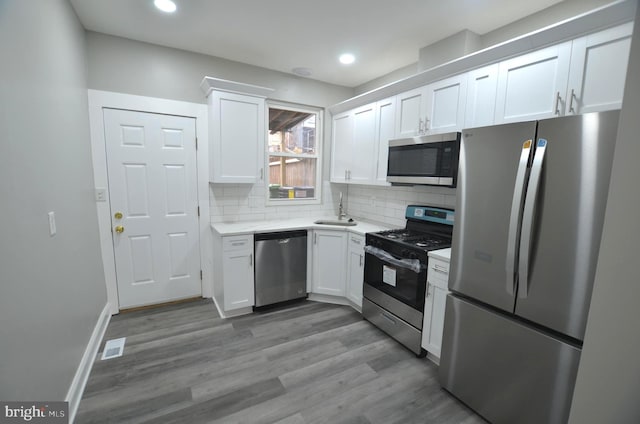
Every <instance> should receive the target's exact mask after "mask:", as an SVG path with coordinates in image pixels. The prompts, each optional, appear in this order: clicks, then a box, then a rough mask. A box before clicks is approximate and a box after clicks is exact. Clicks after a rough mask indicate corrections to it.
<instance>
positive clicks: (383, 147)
mask: <svg viewBox="0 0 640 424" xmlns="http://www.w3.org/2000/svg"><path fill="white" fill-rule="evenodd" d="M375 137H376V139H375V143H376V146H377V148H378V160H377V162H376V169H375V175H374V181H373V184H376V185H389V183H388V182H387V162H388V158H389V140H391V139H393V138H396V98H395V97H390V98H388V99H384V100H380V101H379V102H377V103H376V133H375Z"/></svg>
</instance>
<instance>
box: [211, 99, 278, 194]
mask: <svg viewBox="0 0 640 424" xmlns="http://www.w3.org/2000/svg"><path fill="white" fill-rule="evenodd" d="M264 115H265V113H264V99H263V98H260V97H254V96H247V95H242V94H234V93H227V92H222V91H215V90H214V91H212V92H211V94H210V95H209V124H210V129H209V130H210V131H211V135H210V139H211V146H210V159H211V181H212V182H214V183H255V182H257V181H258V180H260V178H261V171H260V168H261V166H260V165H261V164H262V161H263V151H264V148H263V147H264V138H265V134H266V127H265V116H264Z"/></svg>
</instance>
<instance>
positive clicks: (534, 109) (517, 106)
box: [494, 41, 571, 124]
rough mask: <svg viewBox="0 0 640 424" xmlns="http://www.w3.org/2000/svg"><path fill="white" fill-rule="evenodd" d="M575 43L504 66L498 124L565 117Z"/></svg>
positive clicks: (496, 119)
mask: <svg viewBox="0 0 640 424" xmlns="http://www.w3.org/2000/svg"><path fill="white" fill-rule="evenodd" d="M570 61H571V42H570V41H569V42H566V43H562V44H559V45H556V46H551V47H547V48H545V49H542V50H538V51H535V52H532V53H529V54H525V55H523V56H519V57H516V58H513V59H509V60H505V61H503V62H501V63H500V69H499V73H498V95H497V101H496V113H495V120H494V123H496V124H502V123H505V122H517V121H526V120H532V119H543V118H551V117H554V116H559V115H563V114H564V104H565V101H566V98H565V97H564V96H565V93H566V89H567V81H568V78H569V63H570Z"/></svg>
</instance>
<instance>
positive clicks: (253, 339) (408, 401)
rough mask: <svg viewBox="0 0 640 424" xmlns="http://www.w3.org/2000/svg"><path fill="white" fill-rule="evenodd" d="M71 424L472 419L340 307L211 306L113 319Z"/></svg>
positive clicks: (426, 374)
mask: <svg viewBox="0 0 640 424" xmlns="http://www.w3.org/2000/svg"><path fill="white" fill-rule="evenodd" d="M118 337H126V338H127V340H126V345H125V349H124V355H123V356H122V357H120V358H114V359H109V360H105V361H101V360H100V359H99V358H100V357H101V354H100V355H99V357H98V359H97V360H96V362H95V364H94V366H93V370H92V372H91V376H90V377H89V381H88V383H87V387H86V389H85V393H84V397H83V398H82V401H81V403H80V407H79V410H78V414H77V416H76V420H75V422H76V423H78V424H82V423H181V424H182V423H188V424H197V423H225V424H227V423H279V424H302V423H332V424H346V423H361V424H362V423H384V424H392V423H402V424H407V423H421V424H424V423H451V424H460V423H465V424H470V423H483V422H484V421H483V420H482V419H481V418H479V417H478V416H476V415H475V414H474V413H473V412H471V411H470V410H469V409H468V408H466V407H465V406H464V405H462V404H461V403H459V402H458V401H457V400H455V399H454V398H452V397H451V396H450V395H449V394H448V393H447V392H445V391H444V390H442V389H441V388H440V386H439V384H438V380H437V367H436V366H435V365H434V364H433V363H431V362H430V361H429V360H427V359H418V358H416V357H415V355H413V354H412V353H411V352H409V351H408V350H406V349H405V348H403V347H402V346H400V345H399V344H398V343H396V342H395V341H394V340H392V339H391V338H389V337H388V336H386V335H385V334H384V333H382V332H381V331H380V330H378V329H377V328H375V327H374V326H372V325H371V324H370V323H369V322H367V321H364V320H363V319H362V317H361V315H360V314H359V313H357V312H356V311H354V310H353V309H351V308H350V307H347V306H339V305H331V304H324V303H315V302H310V301H305V302H301V303H297V304H294V305H289V306H287V307H283V308H278V309H273V310H271V311H266V312H260V313H254V314H251V315H246V316H242V317H237V318H232V319H221V318H220V317H219V315H218V314H217V312H216V308H215V306H214V305H213V303H212V302H211V300H199V301H195V302H190V303H185V304H179V305H172V306H167V307H163V308H158V309H152V310H146V311H138V312H131V313H126V314H120V315H118V316H114V317H113V319H112V320H111V323H110V324H109V327H108V329H107V333H106V335H105V340H109V339H113V338H118Z"/></svg>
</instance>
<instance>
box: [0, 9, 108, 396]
mask: <svg viewBox="0 0 640 424" xmlns="http://www.w3.org/2000/svg"><path fill="white" fill-rule="evenodd" d="M84 49H85V44H84V30H83V29H82V27H81V26H80V25H79V23H78V20H77V18H76V15H75V13H74V12H73V10H72V9H71V7H70V6H69V4H68V2H67V1H65V0H30V1H24V0H0V57H2V65H1V66H0V111H1V112H0V128H1V129H2V132H1V134H2V135H1V137H2V141H1V142H0V158H2V166H1V167H0V197H1V198H2V206H0V211H1V215H0V216H1V218H2V219H0V234H2V237H1V238H0V245H1V246H2V248H1V249H0V251H1V252H2V254H1V255H0V270H1V271H0V278H1V279H2V281H1V282H0V399H2V400H40V401H43V400H64V399H65V397H66V395H67V391H68V389H69V386H70V383H71V381H72V379H73V376H74V374H75V372H76V369H77V367H78V365H79V363H80V360H81V357H82V355H83V353H84V350H85V348H86V347H87V343H88V342H89V338H90V336H91V333H92V331H93V328H94V326H95V324H96V322H97V319H98V315H99V313H100V312H101V311H102V309H103V307H104V305H105V303H106V293H105V282H104V272H103V269H102V261H101V257H100V247H99V242H98V223H97V214H96V205H95V202H94V200H93V172H92V169H91V153H90V144H89V122H88V110H87V85H86V62H85V56H84ZM49 211H55V214H56V220H57V227H58V234H57V235H56V236H54V237H50V236H49V229H48V221H47V212H49Z"/></svg>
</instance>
